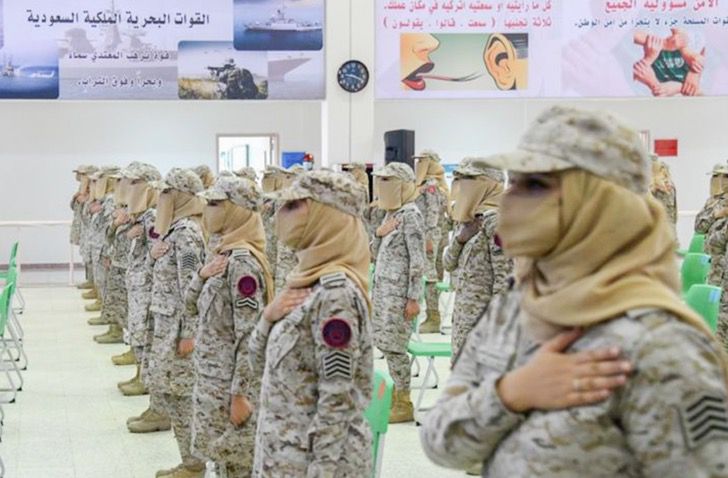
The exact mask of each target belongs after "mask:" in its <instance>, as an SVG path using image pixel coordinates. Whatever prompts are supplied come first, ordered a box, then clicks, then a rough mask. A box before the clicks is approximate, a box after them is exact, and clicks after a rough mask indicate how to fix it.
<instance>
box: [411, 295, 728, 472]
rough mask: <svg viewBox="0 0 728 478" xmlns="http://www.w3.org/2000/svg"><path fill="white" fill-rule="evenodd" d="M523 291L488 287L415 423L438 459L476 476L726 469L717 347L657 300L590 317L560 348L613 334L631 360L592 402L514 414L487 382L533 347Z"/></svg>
mask: <svg viewBox="0 0 728 478" xmlns="http://www.w3.org/2000/svg"><path fill="white" fill-rule="evenodd" d="M519 302H520V294H519V293H518V292H511V293H508V294H504V295H501V296H499V297H498V298H496V300H495V301H494V302H493V303H492V305H491V307H490V310H489V311H488V313H487V315H486V316H485V317H483V319H482V320H480V322H479V323H478V325H477V326H476V327H475V329H474V330H473V332H472V333H471V335H470V337H469V338H468V340H467V342H466V344H465V346H464V348H463V350H462V353H461V355H460V357H459V359H458V360H457V363H456V364H455V367H454V370H453V372H452V375H451V376H450V378H449V380H448V383H447V386H446V388H445V390H444V391H443V395H442V396H441V398H440V400H439V401H438V403H437V405H436V406H435V408H433V409H432V410H431V411H430V412H428V414H427V416H426V417H425V420H424V424H423V425H424V426H423V427H422V429H421V431H420V437H421V440H422V445H423V447H424V449H425V452H426V453H427V455H428V456H429V457H430V458H431V459H432V460H433V461H435V462H436V463H438V464H440V465H442V466H447V467H450V468H458V469H466V468H470V467H473V466H476V465H478V464H480V463H484V468H483V475H482V476H484V477H531V476H533V477H536V476H544V477H546V476H547V477H549V478H572V477H573V478H576V477H604V478H607V477H610V478H611V477H625V478H630V477H634V478H637V477H661V478H685V477H698V476H702V477H709V476H710V477H719V476H720V477H724V476H728V475H727V474H728V471H726V470H728V410H727V407H726V387H725V378H724V375H723V372H722V370H721V357H720V353H719V350H716V348H715V347H714V345H713V344H712V342H711V341H710V340H709V338H708V337H707V336H706V335H705V334H703V333H702V332H700V331H698V330H696V329H695V328H693V327H690V326H688V325H686V324H685V323H683V322H681V321H679V320H677V319H676V318H675V317H673V316H672V315H670V314H668V313H666V312H663V311H659V310H655V309H652V310H649V309H643V310H635V311H632V312H629V313H627V314H626V315H625V316H622V317H619V318H616V319H613V320H610V321H608V322H605V323H603V324H600V325H597V326H594V327H592V328H590V329H587V330H586V332H585V334H584V336H583V337H581V338H580V339H579V340H577V341H576V342H575V343H574V345H572V346H571V347H570V349H569V352H577V351H584V350H595V349H597V348H602V347H607V346H614V345H619V346H620V348H621V350H622V352H623V356H624V358H626V359H627V360H630V361H631V362H632V363H633V364H634V370H635V372H634V373H633V374H632V376H630V378H629V380H628V382H627V385H626V386H625V387H624V388H623V389H621V390H619V391H618V392H617V393H615V394H614V395H613V396H612V397H610V398H609V399H607V400H606V401H603V402H601V403H598V404H596V405H590V406H584V407H577V408H570V409H566V410H560V411H550V412H542V411H532V412H530V413H529V414H526V415H520V414H514V413H512V412H510V411H509V410H508V409H506V408H505V406H504V405H503V403H502V402H501V400H500V398H499V397H498V393H497V391H496V382H497V381H498V380H499V379H500V378H501V377H502V376H503V374H505V373H507V372H508V371H509V370H513V369H514V368H517V367H520V366H522V365H523V364H525V363H526V362H528V361H529V360H530V359H531V358H532V357H533V355H534V354H535V353H536V351H537V350H538V348H537V347H536V344H534V343H532V342H530V340H529V339H528V336H527V334H525V333H524V331H523V330H521V327H520V325H519V324H520V322H519V320H520V319H519V315H520V310H519Z"/></svg>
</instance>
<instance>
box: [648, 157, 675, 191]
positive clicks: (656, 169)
mask: <svg viewBox="0 0 728 478" xmlns="http://www.w3.org/2000/svg"><path fill="white" fill-rule="evenodd" d="M673 189H674V185H673V182H672V177H671V176H670V170H669V169H668V168H667V165H666V164H664V163H663V162H662V161H659V160H657V161H656V160H653V161H652V183H651V184H650V191H652V192H655V191H663V192H671V191H672V190H673Z"/></svg>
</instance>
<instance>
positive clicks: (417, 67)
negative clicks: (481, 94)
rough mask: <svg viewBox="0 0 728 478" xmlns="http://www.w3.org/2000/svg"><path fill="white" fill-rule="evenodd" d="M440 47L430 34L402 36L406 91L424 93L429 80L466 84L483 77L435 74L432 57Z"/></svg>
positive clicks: (403, 74)
mask: <svg viewBox="0 0 728 478" xmlns="http://www.w3.org/2000/svg"><path fill="white" fill-rule="evenodd" d="M439 47H440V41H439V40H438V39H437V38H436V37H435V36H433V35H430V34H428V33H405V34H402V35H401V36H400V68H401V73H402V85H403V87H404V88H405V89H408V90H413V91H423V90H425V89H426V88H427V80H435V81H449V82H466V81H472V80H475V79H477V78H479V77H481V76H482V74H479V73H471V74H469V75H465V76H450V75H441V74H437V73H434V74H433V73H432V71H433V70H434V69H435V62H434V61H432V58H431V57H430V55H431V54H432V53H433V52H434V51H436V50H437V49H438V48H439Z"/></svg>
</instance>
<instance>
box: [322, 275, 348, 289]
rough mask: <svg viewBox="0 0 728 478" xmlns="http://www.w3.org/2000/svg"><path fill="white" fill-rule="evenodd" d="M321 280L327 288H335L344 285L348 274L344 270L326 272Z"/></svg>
mask: <svg viewBox="0 0 728 478" xmlns="http://www.w3.org/2000/svg"><path fill="white" fill-rule="evenodd" d="M319 282H320V283H321V285H322V286H324V287H325V288H326V289H335V288H337V287H341V286H343V285H344V283H345V282H346V274H344V273H343V272H335V273H333V274H326V275H325V276H321V278H320V279H319Z"/></svg>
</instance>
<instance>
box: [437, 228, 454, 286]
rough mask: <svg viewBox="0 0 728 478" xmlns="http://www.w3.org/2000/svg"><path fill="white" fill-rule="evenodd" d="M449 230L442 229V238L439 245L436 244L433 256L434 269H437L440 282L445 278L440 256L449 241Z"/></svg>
mask: <svg viewBox="0 0 728 478" xmlns="http://www.w3.org/2000/svg"><path fill="white" fill-rule="evenodd" d="M449 236H450V231H448V230H447V229H445V230H443V231H442V239H441V240H440V245H439V246H437V257H436V258H435V269H436V270H437V280H438V281H440V282H442V281H443V280H445V267H444V266H443V265H442V256H443V254H442V253H443V252H444V251H445V248H446V247H447V246H448V244H449V242H450V237H449Z"/></svg>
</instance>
